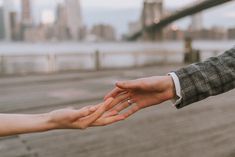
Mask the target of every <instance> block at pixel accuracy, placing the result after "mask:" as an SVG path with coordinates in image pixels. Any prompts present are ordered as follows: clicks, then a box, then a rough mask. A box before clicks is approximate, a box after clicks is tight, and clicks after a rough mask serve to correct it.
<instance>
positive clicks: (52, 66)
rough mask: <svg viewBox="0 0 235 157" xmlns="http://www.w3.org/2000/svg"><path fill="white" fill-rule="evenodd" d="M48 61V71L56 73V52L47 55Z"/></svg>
mask: <svg viewBox="0 0 235 157" xmlns="http://www.w3.org/2000/svg"><path fill="white" fill-rule="evenodd" d="M47 62H48V72H49V73H54V72H56V71H57V69H56V55H55V54H49V55H48V56H47Z"/></svg>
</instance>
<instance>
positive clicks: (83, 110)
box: [77, 106, 94, 119]
mask: <svg viewBox="0 0 235 157" xmlns="http://www.w3.org/2000/svg"><path fill="white" fill-rule="evenodd" d="M93 112H94V111H92V110H90V106H86V107H83V108H81V109H80V110H77V115H78V119H79V118H82V117H86V116H88V115H90V114H91V113H93Z"/></svg>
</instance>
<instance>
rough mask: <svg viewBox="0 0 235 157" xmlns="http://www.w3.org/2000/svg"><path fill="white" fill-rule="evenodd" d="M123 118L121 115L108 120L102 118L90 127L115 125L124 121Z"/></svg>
mask: <svg viewBox="0 0 235 157" xmlns="http://www.w3.org/2000/svg"><path fill="white" fill-rule="evenodd" d="M124 119H125V117H124V116H123V115H116V116H112V117H108V118H102V119H101V120H98V121H97V122H94V123H93V124H92V126H104V125H110V124H113V123H116V122H118V121H121V120H124Z"/></svg>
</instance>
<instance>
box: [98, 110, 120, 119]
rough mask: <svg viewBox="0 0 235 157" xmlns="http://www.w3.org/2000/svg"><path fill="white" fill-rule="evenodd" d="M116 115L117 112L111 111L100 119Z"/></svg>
mask: <svg viewBox="0 0 235 157" xmlns="http://www.w3.org/2000/svg"><path fill="white" fill-rule="evenodd" d="M116 115H118V112H117V111H115V110H113V111H108V112H106V113H105V114H104V115H103V116H102V117H101V118H107V117H112V116H116Z"/></svg>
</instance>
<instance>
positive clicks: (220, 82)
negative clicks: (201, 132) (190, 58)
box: [175, 47, 235, 108]
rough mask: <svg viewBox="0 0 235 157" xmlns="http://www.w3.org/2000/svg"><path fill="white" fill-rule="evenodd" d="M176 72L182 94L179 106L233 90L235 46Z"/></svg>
mask: <svg viewBox="0 0 235 157" xmlns="http://www.w3.org/2000/svg"><path fill="white" fill-rule="evenodd" d="M175 73H176V75H177V76H178V78H179V80H180V86H181V94H182V101H181V102H180V103H179V104H178V105H176V107H177V108H182V107H185V106H187V105H189V104H192V103H194V102H197V101H200V100H203V99H205V98H207V97H210V96H215V95H218V94H222V93H225V92H227V91H229V90H232V89H233V88H235V47H234V48H232V49H230V50H228V51H226V52H225V53H224V54H222V55H220V56H218V57H212V58H209V59H208V60H206V61H205V62H200V63H195V64H192V65H189V66H187V67H185V68H182V69H179V70H178V71H175Z"/></svg>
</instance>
